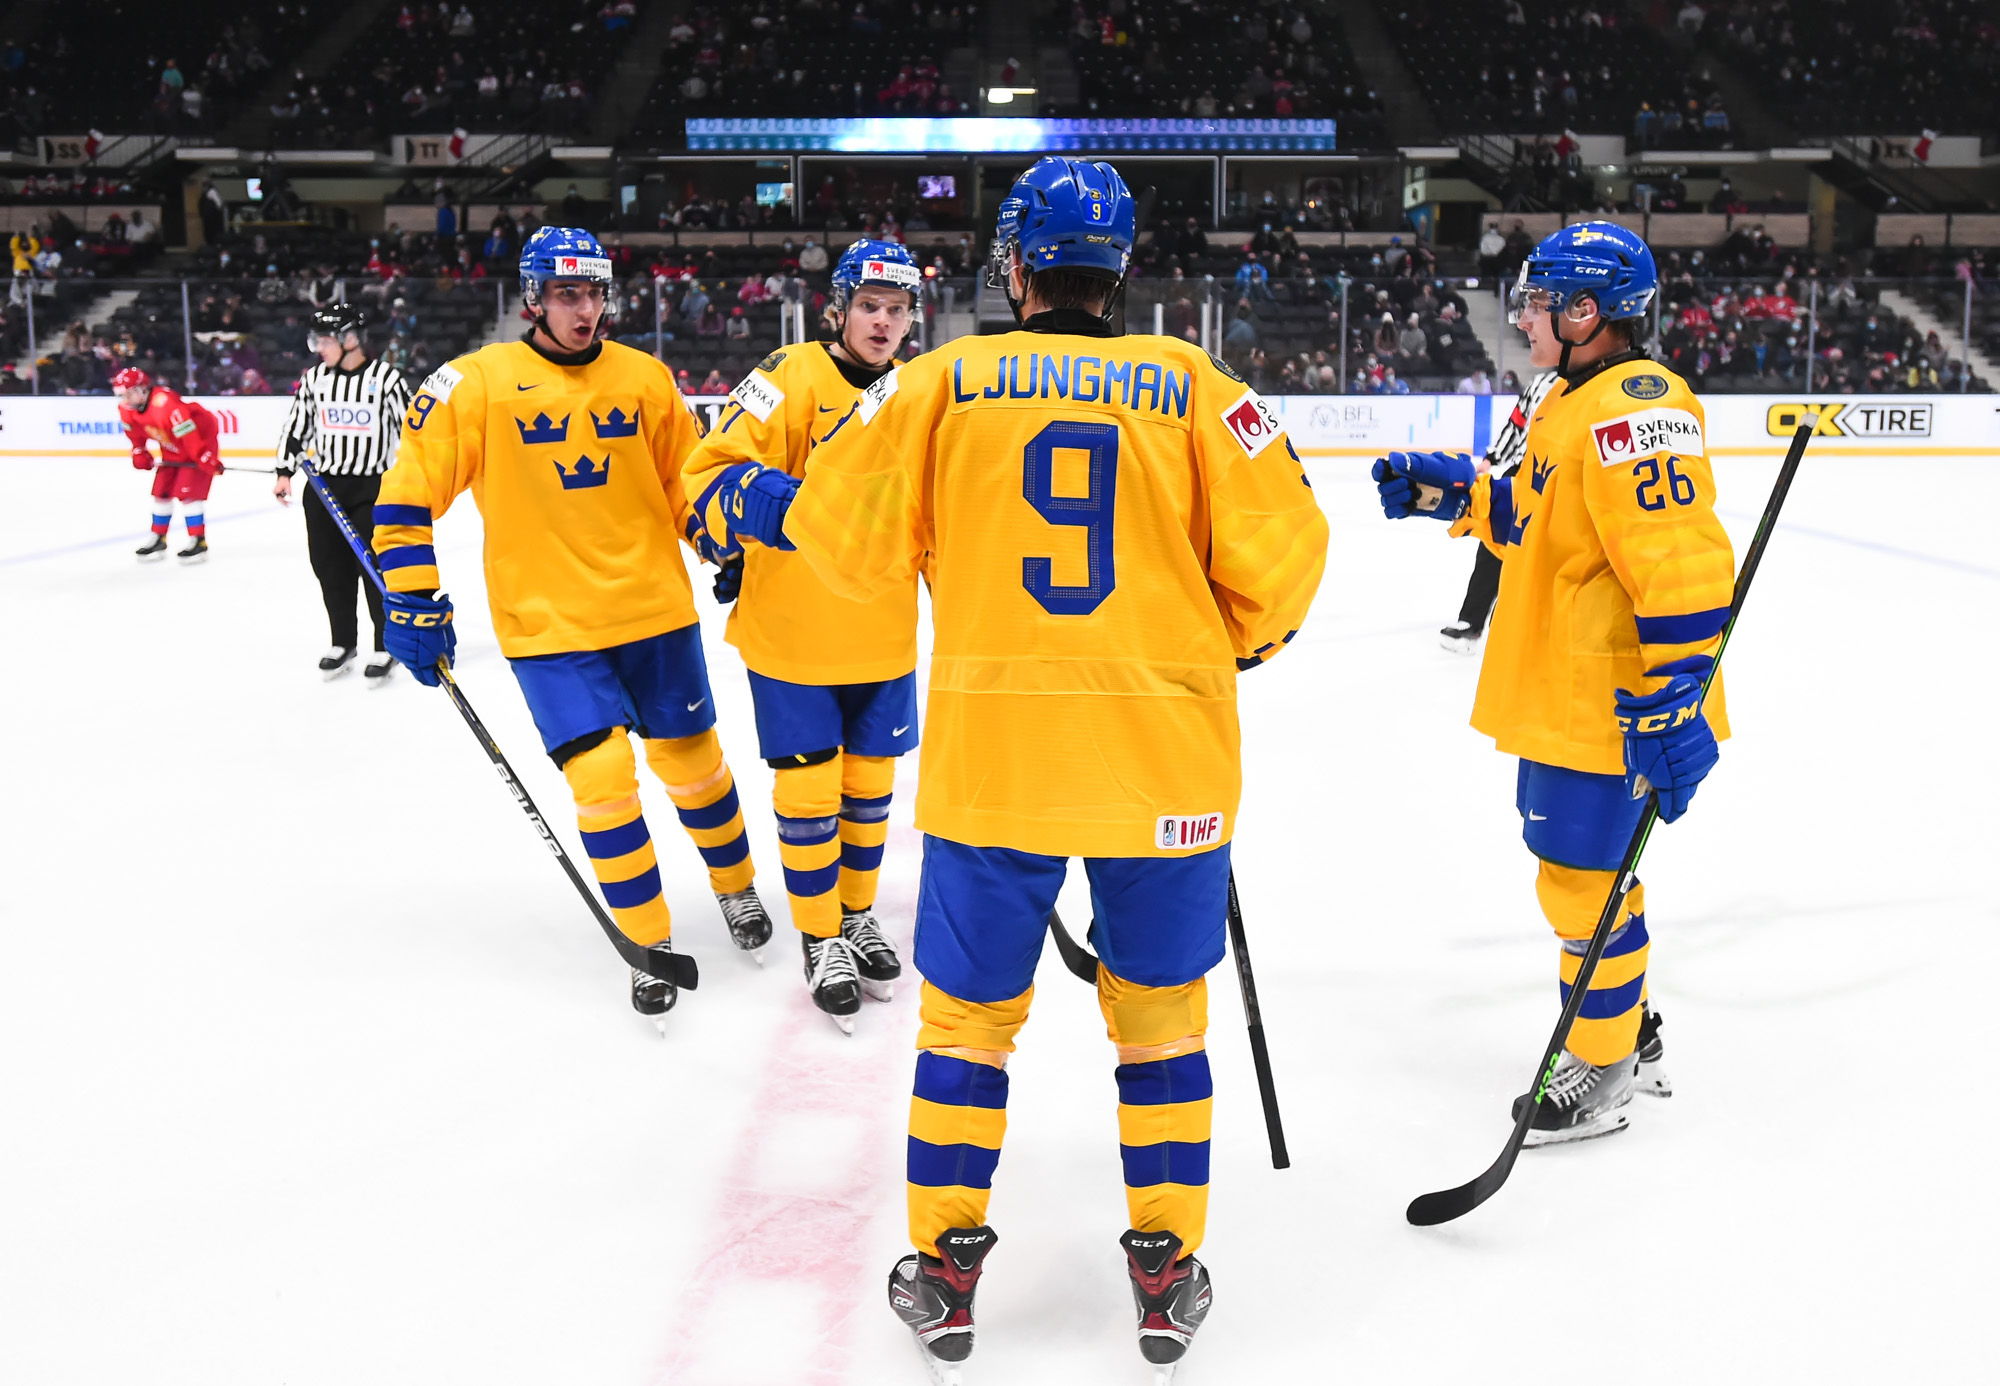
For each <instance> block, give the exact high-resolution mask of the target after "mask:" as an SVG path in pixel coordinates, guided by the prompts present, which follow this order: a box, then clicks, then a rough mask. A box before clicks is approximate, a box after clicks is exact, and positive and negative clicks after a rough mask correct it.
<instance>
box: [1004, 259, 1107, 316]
mask: <svg viewBox="0 0 2000 1386" xmlns="http://www.w3.org/2000/svg"><path fill="white" fill-rule="evenodd" d="M1025 287H1026V291H1027V292H1028V293H1030V294H1032V295H1034V298H1035V302H1036V303H1037V304H1039V305H1040V306H1041V307H1043V308H1044V309H1047V308H1081V309H1082V310H1083V311H1084V312H1086V313H1102V312H1104V309H1105V305H1106V304H1107V303H1109V302H1110V301H1111V295H1112V294H1113V293H1114V292H1116V291H1117V287H1118V285H1117V281H1115V280H1112V279H1108V278H1106V277H1105V276H1104V275H1102V274H1098V273H1095V272H1094V271H1091V270H1079V269H1059V268H1051V269H1044V270H1035V271H1033V272H1032V273H1030V274H1029V275H1028V277H1027V283H1026V285H1025Z"/></svg>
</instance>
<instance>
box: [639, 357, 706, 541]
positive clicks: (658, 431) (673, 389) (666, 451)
mask: <svg viewBox="0 0 2000 1386" xmlns="http://www.w3.org/2000/svg"><path fill="white" fill-rule="evenodd" d="M648 359H649V360H650V359H651V358H650V357H649V358H648ZM658 384H659V386H660V387H661V390H660V393H661V394H662V395H663V396H664V399H663V401H662V403H661V404H660V406H659V407H658V408H656V409H654V410H653V411H652V418H651V419H650V420H649V421H648V424H647V429H646V434H647V444H648V446H649V447H650V448H651V449H652V453H653V467H654V469H655V470H656V471H657V472H658V473H659V475H660V486H661V487H662V489H664V490H665V492H666V496H667V506H668V508H669V509H670V510H671V511H672V512H673V517H674V532H675V533H676V534H678V535H680V536H681V538H682V539H683V540H684V541H686V542H687V543H688V544H689V545H690V546H693V545H694V537H695V533H696V531H697V530H698V529H699V527H700V525H699V522H698V521H697V520H696V518H695V513H694V502H693V501H692V500H691V499H690V496H691V494H692V487H691V484H690V483H689V481H688V479H687V464H688V463H689V462H690V461H691V460H692V459H693V457H694V453H695V449H696V448H697V447H699V446H700V444H701V420H700V419H699V418H697V417H696V415H695V412H694V410H692V409H690V408H688V402H687V399H686V398H685V397H684V396H683V395H682V394H681V392H680V387H679V386H677V385H676V384H674V379H673V377H672V376H671V375H669V374H668V373H667V370H666V367H665V366H662V367H661V368H660V379H659V381H658Z"/></svg>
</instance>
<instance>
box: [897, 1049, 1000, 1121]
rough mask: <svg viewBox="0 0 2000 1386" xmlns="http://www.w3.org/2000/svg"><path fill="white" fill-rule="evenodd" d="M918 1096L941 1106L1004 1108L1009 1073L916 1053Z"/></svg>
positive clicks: (944, 1057)
mask: <svg viewBox="0 0 2000 1386" xmlns="http://www.w3.org/2000/svg"><path fill="white" fill-rule="evenodd" d="M916 1095H917V1096H918V1097H921V1098H923V1099H924V1101H926V1102H935V1103H937V1104H938V1105H939V1106H942V1107H988V1108H1000V1107H1005V1106H1006V1105H1007V1070H1006V1069H1004V1068H994V1067H993V1066H992V1065H991V1064H975V1063H973V1062H972V1061H971V1060H969V1059H959V1058H954V1057H952V1056H951V1055H949V1054H933V1053H931V1051H930V1050H928V1049H926V1050H922V1051H920V1052H919V1053H918V1054H917V1083H916Z"/></svg>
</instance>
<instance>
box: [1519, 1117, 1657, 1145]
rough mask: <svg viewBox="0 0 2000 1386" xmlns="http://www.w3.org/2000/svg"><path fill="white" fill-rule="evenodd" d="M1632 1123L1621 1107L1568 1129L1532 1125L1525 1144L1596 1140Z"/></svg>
mask: <svg viewBox="0 0 2000 1386" xmlns="http://www.w3.org/2000/svg"><path fill="white" fill-rule="evenodd" d="M1631 1124H1632V1119H1631V1117H1630V1116H1629V1115H1628V1114H1627V1113H1626V1111H1625V1109H1624V1108H1623V1107H1620V1108H1619V1109H1618V1110H1617V1111H1615V1112H1607V1113H1605V1114H1604V1115H1603V1116H1601V1117H1592V1118H1591V1119H1590V1120H1589V1121H1587V1122H1585V1123H1584V1124H1583V1125H1581V1126H1572V1127H1570V1128H1569V1129H1568V1130H1566V1131H1537V1130H1535V1129H1533V1128H1532V1127H1531V1128H1529V1130H1528V1139H1527V1140H1526V1141H1525V1142H1524V1144H1525V1145H1527V1146H1528V1148H1529V1149H1534V1148H1536V1147H1538V1146H1544V1145H1574V1144H1575V1143H1576V1142H1577V1141H1589V1140H1596V1139H1597V1138H1598V1137H1599V1136H1615V1135H1617V1134H1618V1133H1619V1132H1620V1131H1623V1130H1624V1129H1625V1128H1626V1127H1627V1126H1629V1125H1631Z"/></svg>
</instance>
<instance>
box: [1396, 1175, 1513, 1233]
mask: <svg viewBox="0 0 2000 1386" xmlns="http://www.w3.org/2000/svg"><path fill="white" fill-rule="evenodd" d="M1499 1187H1500V1184H1499V1182H1498V1181H1497V1180H1489V1179H1488V1178H1487V1177H1486V1175H1484V1174H1482V1175H1480V1176H1479V1177H1478V1178H1477V1179H1475V1180H1473V1181H1472V1182H1471V1183H1470V1184H1460V1185H1459V1186H1458V1187H1457V1188H1455V1189H1441V1190H1439V1191H1438V1192H1437V1193H1427V1194H1418V1195H1417V1196H1416V1197H1415V1198H1413V1199H1411V1200H1410V1206H1409V1207H1408V1208H1406V1209H1404V1211H1403V1216H1404V1217H1406V1218H1408V1219H1409V1221H1410V1226H1412V1227H1436V1226H1437V1225H1438V1224H1440V1223H1445V1222H1452V1221H1454V1220H1455V1219H1458V1218H1462V1217H1464V1216H1465V1215H1466V1214H1467V1213H1469V1212H1471V1211H1472V1210H1473V1209H1474V1208H1477V1207H1478V1206H1479V1205H1480V1204H1482V1203H1484V1202H1485V1201H1486V1200H1487V1199H1489V1198H1491V1197H1493V1194H1494V1192H1495V1191H1496V1190H1497V1189H1499Z"/></svg>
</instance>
